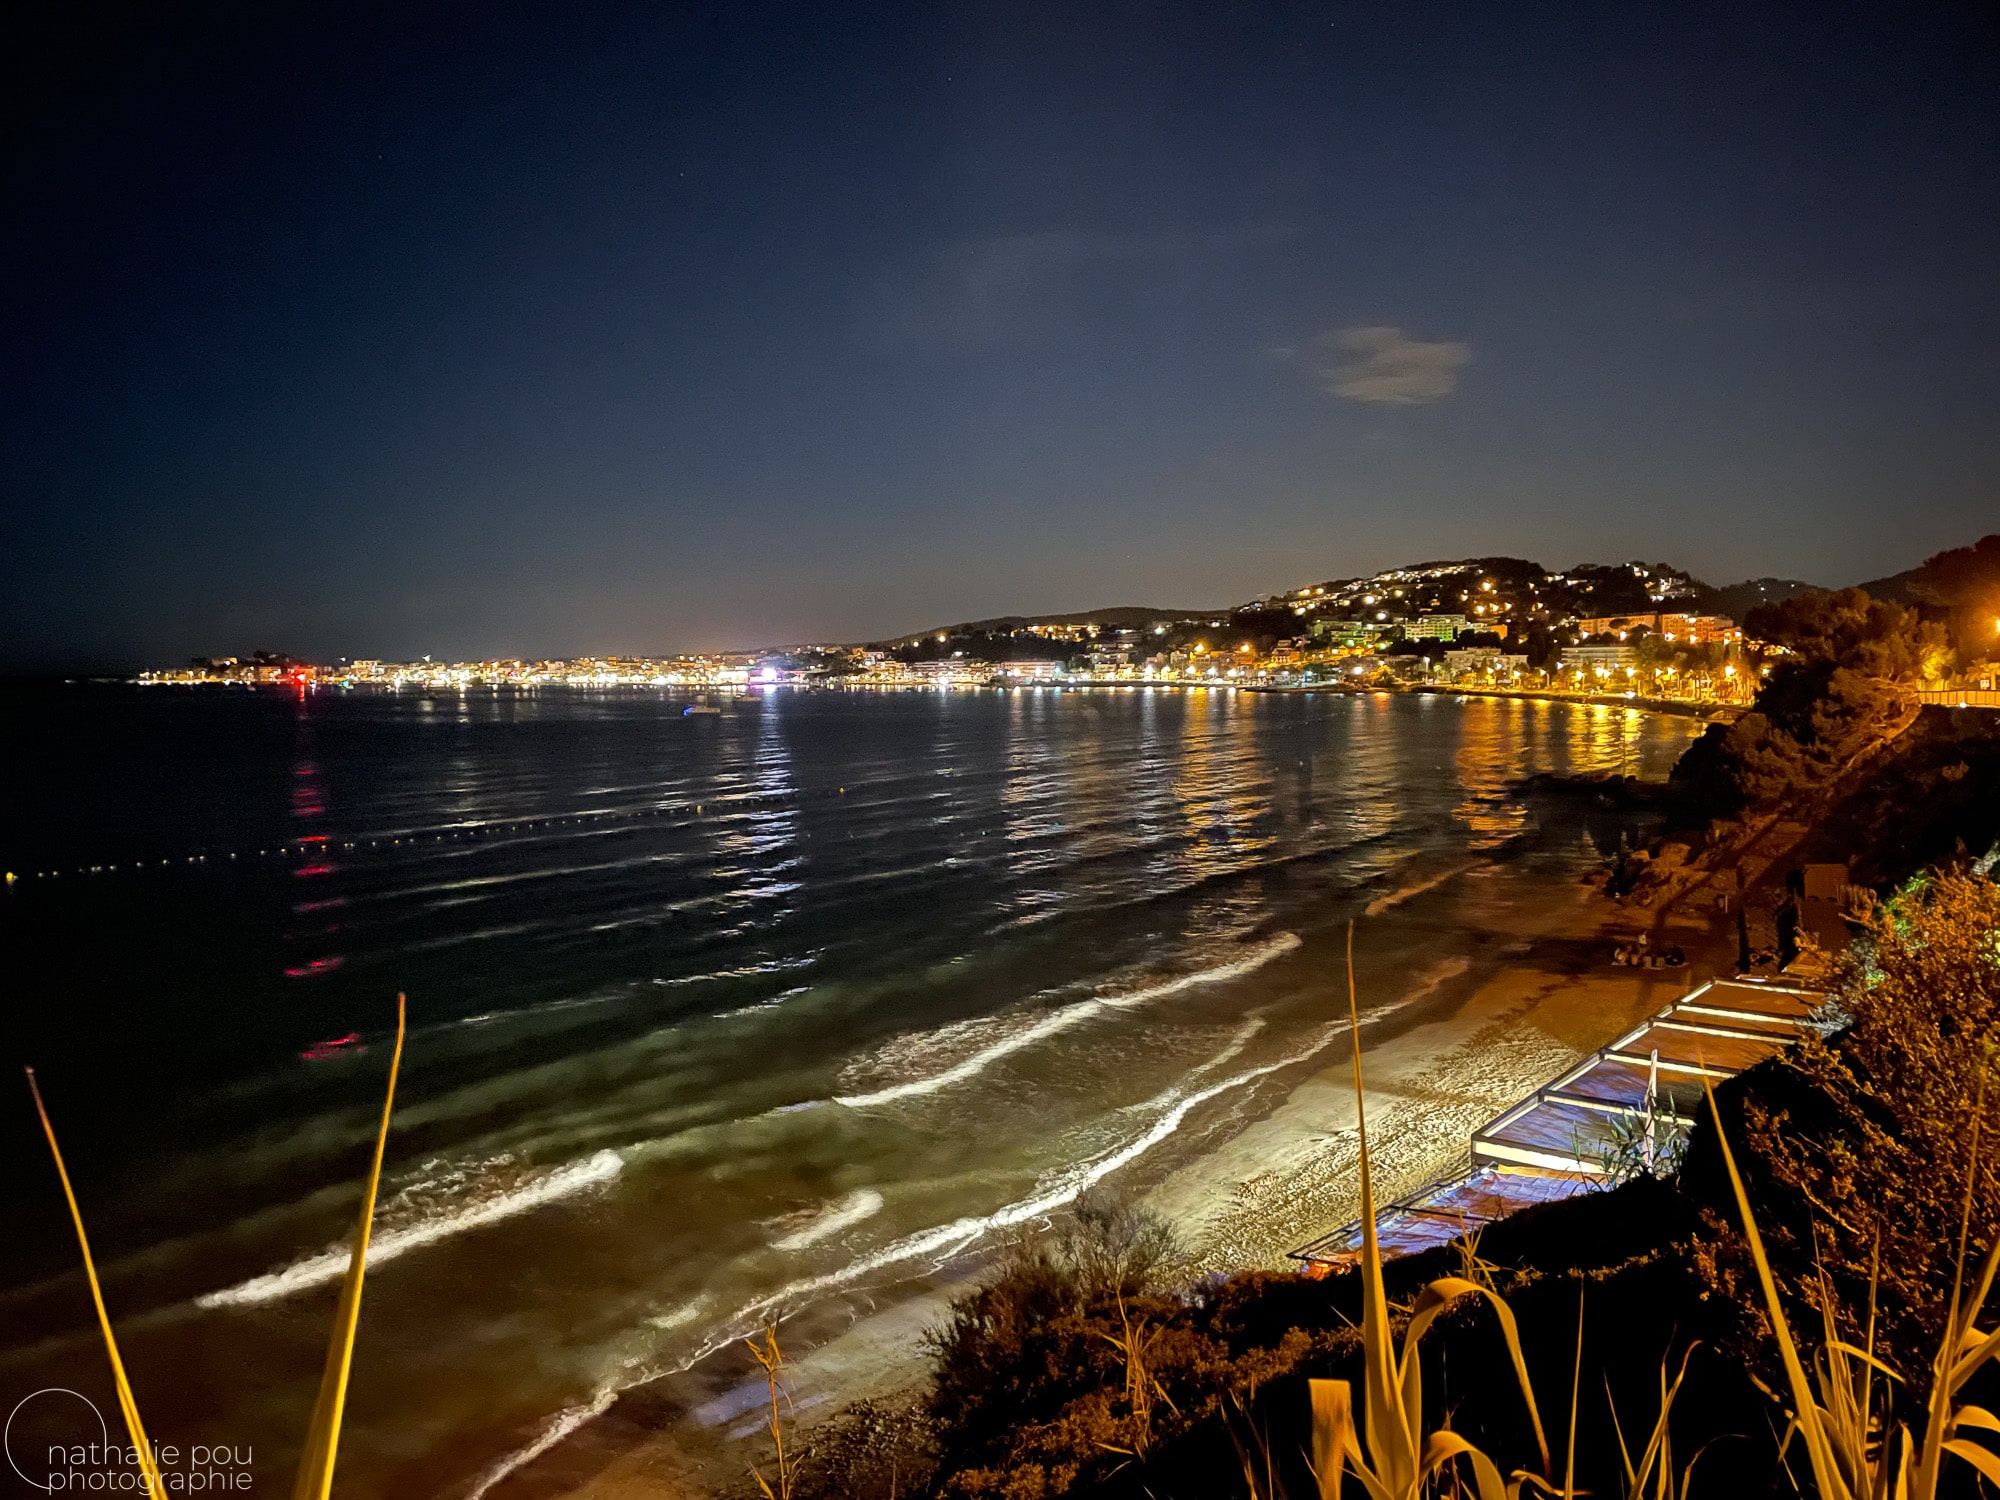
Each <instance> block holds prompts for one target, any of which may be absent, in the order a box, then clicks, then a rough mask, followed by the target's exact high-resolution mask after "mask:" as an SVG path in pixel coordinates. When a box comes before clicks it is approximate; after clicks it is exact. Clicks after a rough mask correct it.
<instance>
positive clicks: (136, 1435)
mask: <svg viewBox="0 0 2000 1500" xmlns="http://www.w3.org/2000/svg"><path fill="white" fill-rule="evenodd" d="M24 1071H25V1072H26V1073H27V1075H28V1092H29V1093H31V1094H33V1095H34V1096H35V1113H36V1114H37V1115H39V1116H41V1120H42V1134H43V1135H45V1136H47V1137H48V1138H49V1155H51V1156H53V1157H54V1158H55V1161H56V1176H58V1177H60V1178H61V1179H62V1190H63V1197H65V1198H67V1199H68V1200H69V1219H70V1223H72V1224H74V1225H75V1226H76V1243H77V1247H78V1248H79V1249H81V1250H82V1251H83V1274H84V1275H85V1276H86V1277H88V1278H89V1280H90V1300H91V1301H92V1302H94V1303H96V1304H97V1326H98V1327H99V1328H101V1329H102V1330H103V1331H104V1352H105V1353H106V1354H108V1355H109V1356H110V1357H111V1380H112V1384H114V1385H115V1386H117V1388H118V1410H119V1412H120V1414H121V1415H123V1416H124V1418H125V1431H126V1432H127V1433H128V1434H130V1436H131V1438H132V1451H133V1453H134V1454H135V1455H137V1457H138V1460H139V1475H140V1479H141V1480H142V1481H143V1483H144V1484H145V1489H146V1494H147V1495H148V1496H150V1497H151V1500H166V1496H167V1491H166V1487H165V1485H163V1484H162V1483H161V1482H160V1469H159V1465H158V1464H157V1463H156V1462H155V1461H154V1458H153V1445H152V1444H151V1443H150V1442H148V1441H147V1440H146V1428H145V1426H144V1424H143V1423H141V1422H140V1420H139V1403H138V1402H137V1401H135V1400H134V1399H133V1397H132V1383H131V1381H129V1380H127V1379H126V1378H125V1361H124V1360H122V1359H120V1358H119V1357H118V1340H117V1339H116V1338H114V1337H113V1336H112V1333H111V1315H110V1314H109V1313H108V1312H106V1311H105V1310H104V1289H103V1288H102V1287H100V1286H99V1285H98V1284H97V1263H96V1262H95V1261H94V1260H92V1259H91V1256H90V1236H89V1235H87V1234H85V1233H84V1232H83V1211H82V1210H81V1209H79V1208H78V1207H77V1206H76V1190H75V1189H74V1188H72V1187H71V1186H70V1183H69V1168H68V1167H66V1166H64V1165H63V1155H62V1148H61V1147H60V1146H58V1145H57V1144H56V1129H55V1126H53V1125H51V1124H50V1123H49V1112H48V1110H47V1109H46V1108H44V1107H43V1105H42V1089H41V1085H40V1084H38V1083H36V1082H35V1070H34V1069H33V1068H28V1069H25V1070H24Z"/></svg>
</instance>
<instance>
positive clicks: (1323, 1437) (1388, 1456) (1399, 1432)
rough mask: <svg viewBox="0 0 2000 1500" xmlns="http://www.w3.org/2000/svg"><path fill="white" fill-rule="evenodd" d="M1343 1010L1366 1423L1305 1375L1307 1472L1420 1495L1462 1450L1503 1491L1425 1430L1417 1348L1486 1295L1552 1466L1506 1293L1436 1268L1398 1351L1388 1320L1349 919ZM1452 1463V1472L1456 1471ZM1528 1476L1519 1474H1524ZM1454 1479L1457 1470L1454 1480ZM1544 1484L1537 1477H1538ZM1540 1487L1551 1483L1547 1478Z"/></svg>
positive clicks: (1394, 1495)
mask: <svg viewBox="0 0 2000 1500" xmlns="http://www.w3.org/2000/svg"><path fill="white" fill-rule="evenodd" d="M1347 1014H1348V1022H1349V1035H1350V1037H1351V1039H1352V1042H1353V1048H1354V1111H1355V1124H1356V1128H1357V1134H1358V1139H1359V1144H1360V1156H1361V1160H1360V1169H1361V1275H1362V1281H1361V1363H1362V1371H1363V1377H1364V1378H1363V1385H1362V1391H1363V1400H1364V1405H1363V1409H1362V1428H1363V1432H1364V1433H1365V1435H1366V1439H1367V1442H1366V1451H1365V1452H1364V1451H1363V1443H1362V1434H1360V1433H1357V1432H1356V1431H1355V1426H1354V1396H1353V1389H1352V1387H1351V1386H1350V1385H1349V1383H1348V1382H1347V1381H1344V1380H1315V1381H1312V1382H1310V1385H1309V1390H1310V1393H1311V1397H1312V1414H1313V1451H1312V1466H1313V1475H1314V1477H1315V1479H1317V1481H1318V1483H1319V1491H1320V1495H1321V1497H1322V1500H1326V1497H1329V1496H1337V1495H1338V1494H1339V1493H1340V1484H1341V1476H1342V1474H1343V1473H1344V1472H1346V1471H1348V1470H1351V1471H1352V1472H1353V1474H1354V1477H1355V1478H1356V1479H1358V1480H1360V1481H1361V1487H1362V1489H1363V1490H1364V1491H1366V1492H1367V1494H1368V1496H1369V1497H1370V1500H1417V1497H1419V1496H1420V1495H1423V1494H1426V1493H1429V1492H1430V1491H1431V1489H1432V1488H1433V1487H1434V1481H1435V1479H1436V1477H1437V1476H1438V1475H1439V1473H1440V1471H1442V1470H1443V1469H1445V1468H1446V1467H1447V1466H1449V1465H1452V1464H1454V1463H1455V1462H1456V1461H1457V1460H1458V1459H1461V1458H1462V1459H1464V1460H1465V1461H1466V1463H1467V1464H1468V1465H1469V1466H1470V1467H1471V1469H1472V1476H1473V1482H1474V1485H1475V1487H1476V1488H1477V1490H1478V1493H1479V1496H1480V1500H1509V1497H1511V1496H1514V1495H1518V1493H1519V1492H1520V1488H1521V1484H1522V1482H1524V1481H1523V1480H1517V1481H1516V1483H1515V1484H1513V1485H1511V1486H1509V1485H1503V1484H1502V1482H1501V1479H1500V1472H1499V1470H1498V1469H1497V1468H1496V1467H1495V1465H1494V1464H1493V1461H1492V1460H1491V1459H1489V1458H1488V1457H1487V1456H1486V1455H1485V1454H1484V1453H1482V1452H1480V1451H1479V1449H1477V1448H1475V1447H1474V1446H1473V1445H1472V1444H1471V1443H1469V1442H1467V1441H1466V1440H1465V1439H1464V1438H1462V1437H1460V1436H1459V1435H1458V1434H1457V1433H1455V1432H1452V1431H1451V1430H1450V1429H1448V1428H1445V1429H1441V1430H1439V1431H1436V1432H1431V1433H1428V1434H1427V1433H1426V1432H1425V1431H1424V1395H1423V1362H1422V1357H1421V1356H1422V1351H1421V1350H1420V1348H1419V1345H1420V1343H1421V1342H1422V1340H1423V1336H1424V1334H1425V1333H1426V1332H1428V1331H1429V1329H1430V1326H1431V1324H1432V1323H1433V1322H1435V1321H1436V1320H1437V1319H1438V1317H1439V1316H1440V1315H1441V1314H1443V1313H1444V1312H1445V1311H1446V1310H1447V1309H1448V1308H1450V1307H1452V1306H1453V1305H1454V1304H1456V1303H1457V1302H1458V1301H1459V1299H1460V1298H1462V1297H1466V1296H1472V1295H1477V1296H1480V1297H1483V1298H1484V1299H1485V1300H1486V1302H1487V1303H1488V1305H1489V1306H1491V1307H1492V1308H1493V1311H1494V1313H1495V1315H1496V1316H1497V1317H1498V1318H1499V1320H1500V1327H1501V1331H1502V1332H1503V1333H1504V1334H1505V1335H1506V1339H1507V1350H1508V1353H1509V1354H1510V1355H1511V1356H1512V1358H1513V1361H1514V1373H1515V1375H1516V1376H1517V1377H1518V1379H1519V1380H1520V1384H1521V1395H1522V1397H1523V1398H1524V1399H1525V1400H1526V1402H1527V1404H1528V1416H1529V1418H1530V1420H1531V1421H1532V1422H1533V1423H1534V1428H1535V1440H1536V1443H1537V1444H1538V1445H1539V1447H1540V1449H1541V1458H1542V1473H1543V1475H1544V1476H1546V1475H1547V1474H1548V1472H1549V1445H1548V1439H1547V1437H1546V1436H1545V1435H1544V1433H1543V1431H1542V1418H1541V1413H1540V1411H1539V1410H1538V1409H1537V1408H1536V1406H1535V1393H1534V1390H1533V1388H1532V1387H1531V1386H1530V1385H1529V1383H1528V1369H1527V1363H1526V1361H1525V1360H1524V1359H1523V1358H1522V1355H1521V1339H1520V1332H1519V1330H1518V1329H1517V1328H1516V1327H1515V1324H1514V1314H1513V1311H1512V1310H1511V1309H1510V1308H1509V1307H1508V1306H1507V1303H1506V1300H1505V1299H1504V1298H1502V1297H1501V1296H1500V1295H1499V1294H1498V1293H1497V1292H1495V1291H1494V1290H1493V1289H1492V1288H1491V1287H1490V1286H1479V1285H1477V1284H1475V1283H1474V1282H1471V1281H1465V1280H1461V1279H1459V1278H1457V1277H1453V1276H1446V1277H1440V1278H1439V1279H1438V1280H1436V1281H1433V1282H1432V1283H1431V1284H1430V1285H1429V1286H1426V1287H1425V1288H1424V1289H1423V1291H1422V1292H1421V1293H1420V1294H1419V1295H1418V1297H1417V1301H1416V1305H1415V1306H1414V1307H1413V1308H1412V1309H1411V1311H1410V1322H1409V1326H1408V1327H1407V1328H1406V1329H1404V1331H1403V1347H1402V1350H1401V1351H1400V1353H1399V1352H1398V1350H1397V1348H1396V1342H1395V1339H1394V1337H1393V1336H1392V1334H1391V1331H1390V1326H1389V1298H1388V1294H1387V1291H1386V1290H1385V1287H1384V1284H1383V1279H1382V1247H1381V1244H1380V1242H1379V1241H1378V1240H1377V1238H1376V1234H1375V1184H1374V1178H1373V1164H1372V1163H1371V1161H1370V1160H1369V1156H1368V1121H1367V1108H1366V1100H1365V1098H1364V1094H1363V1088H1362V1081H1361V1007H1360V1000H1359V998H1358V996H1357V994H1356V988H1355V982H1354V924H1353V923H1352V922H1350V923H1348V925H1347ZM1455 1474H1456V1471H1454V1476H1455ZM1525 1478H1527V1477H1525V1476H1524V1479H1525ZM1455 1482H1456V1480H1455V1477H1454V1483H1455ZM1534 1482H1536V1483H1543V1481H1534ZM1543 1487H1544V1488H1545V1489H1548V1488H1552V1486H1549V1485H1547V1484H1546V1483H1544V1484H1543Z"/></svg>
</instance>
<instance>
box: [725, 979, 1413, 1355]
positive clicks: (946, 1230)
mask: <svg viewBox="0 0 2000 1500" xmlns="http://www.w3.org/2000/svg"><path fill="white" fill-rule="evenodd" d="M1393 1008H1394V1007H1381V1008H1379V1009H1377V1010H1373V1011H1370V1012H1367V1013H1365V1014H1364V1015H1363V1016H1362V1017H1361V1019H1362V1021H1363V1022H1364V1023H1365V1022H1367V1021H1369V1020H1371V1019H1374V1018H1376V1017H1377V1016H1379V1015H1381V1014H1383V1013H1385V1012H1386V1011H1387V1010H1389V1009H1393ZM1246 1029H1247V1028H1246ZM1348 1029H1349V1023H1348V1022H1346V1021H1335V1022H1332V1023H1330V1024H1329V1025H1326V1026H1323V1027H1321V1028H1320V1029H1319V1030H1318V1031H1317V1032H1315V1033H1314V1034H1313V1035H1312V1038H1311V1040H1310V1041H1309V1042H1308V1043H1307V1044H1306V1045H1305V1046H1304V1047H1301V1048H1298V1049H1296V1050H1294V1051H1292V1052H1290V1053H1287V1054H1286V1055H1285V1056H1283V1057H1280V1058H1277V1059H1275V1060H1274V1061H1271V1062H1267V1063H1259V1064H1257V1065H1256V1066H1255V1067H1251V1068H1245V1069H1243V1070H1242V1071H1240V1072H1237V1073H1232V1074H1231V1075H1230V1076H1229V1077H1227V1078H1224V1079H1221V1080H1219V1081H1217V1082H1215V1083H1212V1084H1209V1085H1207V1086H1206V1087H1204V1088H1199V1089H1196V1090H1194V1091H1193V1092H1191V1093H1183V1092H1182V1091H1181V1090H1180V1089H1178V1088H1174V1089H1169V1090H1167V1091H1166V1092H1165V1093H1163V1094H1160V1095H1157V1096H1156V1097H1154V1098H1153V1099H1150V1100H1148V1101H1147V1103H1146V1105H1144V1106H1141V1108H1152V1109H1158V1110H1159V1111H1161V1113H1160V1115H1159V1117H1158V1118H1157V1119H1155V1120H1154V1122H1153V1124H1152V1125H1151V1126H1149V1127H1148V1128H1147V1129H1146V1130H1145V1131H1143V1132H1142V1133H1141V1134H1139V1135H1138V1136H1136V1137H1134V1138H1133V1139H1132V1140H1130V1141H1128V1142H1126V1143H1125V1144H1124V1145H1122V1146H1119V1147H1117V1148H1116V1149H1114V1150H1111V1151H1107V1152H1105V1153H1103V1154H1102V1155H1100V1156H1096V1157H1093V1158H1091V1159H1090V1160H1088V1161H1085V1162H1082V1163H1079V1164H1077V1165H1076V1166H1074V1167H1071V1168H1070V1169H1069V1170H1068V1171H1066V1172H1064V1173H1062V1174H1061V1175H1059V1176H1058V1177H1057V1178H1056V1180H1055V1181H1054V1182H1053V1183H1052V1184H1051V1185H1050V1186H1049V1187H1047V1188H1044V1189H1043V1190H1042V1191H1040V1192H1038V1193H1035V1194H1033V1195H1031V1196H1029V1197H1026V1198H1020V1199H1017V1200H1016V1201H1014V1202H1013V1203H1009V1204H1006V1205H1005V1206H1003V1207H1001V1208H998V1209H996V1210H994V1211H993V1212H992V1213H990V1214H983V1215H977V1216H971V1217H967V1218H962V1219H955V1220H953V1221H952V1222H951V1223H949V1224H939V1225H936V1226H934V1227H932V1228H930V1229H924V1230H919V1231H918V1232H917V1233H915V1234H911V1235H905V1236H904V1237H903V1238H902V1239H899V1240H895V1241H892V1242H891V1243H889V1244H887V1245H884V1246H883V1247H882V1248H881V1249H879V1250H876V1251H874V1252H873V1253H872V1254H869V1255H865V1256H862V1257H860V1258H859V1259H857V1260H854V1261H852V1262H850V1263H849V1264H847V1265H845V1266H842V1267H841V1268H840V1269H839V1270H836V1271H828V1272H824V1273H822V1274H820V1275H817V1276H806V1277H801V1278H800V1279H798V1280H796V1281H792V1282H789V1283H787V1284H786V1285H785V1286H782V1287H780V1288H779V1289H778V1290H777V1291H775V1292H772V1293H770V1294H769V1295H768V1296H765V1297H760V1298H758V1299H757V1300H755V1301H754V1302H749V1303H746V1304H745V1305H744V1306H742V1307H740V1308H738V1309H737V1310H736V1312H735V1314H734V1315H733V1316H732V1317H731V1318H730V1320H729V1331H728V1332H727V1333H725V1334H724V1335H722V1337H721V1338H719V1339H718V1340H717V1341H716V1342H715V1343H714V1344H712V1345H711V1346H710V1347H711V1348H719V1347H720V1346H721V1344H722V1343H723V1342H726V1341H727V1339H729V1338H732V1337H734V1336H735V1333H734V1330H735V1329H737V1328H743V1327H752V1326H756V1325H757V1323H758V1320H760V1319H762V1318H764V1317H765V1316H767V1315H768V1314H771V1313H773V1312H777V1311H778V1310H780V1309H782V1308H784V1307H786V1306H787V1305H788V1304H793V1303H796V1302H798V1301H799V1300H800V1299H801V1298H806V1297H813V1296H817V1295H818V1294H820V1293H822V1292H827V1291H832V1290H833V1289H835V1288H837V1287H842V1286H845V1285H847V1284H849V1283H850V1282H854V1281H858V1280H859V1279H861V1278H862V1277H863V1276H867V1275H869V1274H870V1273H872V1272H875V1271H879V1270H882V1269H884V1268H886V1267H888V1266H892V1265H896V1264H898V1263H900V1262H903V1261H910V1260H921V1259H925V1258H932V1259H935V1260H936V1261H938V1262H939V1263H942V1262H943V1261H945V1260H948V1259H950V1258H951V1257H952V1256H954V1255H956V1254H958V1253H960V1252H961V1251H963V1250H964V1249H966V1248H967V1247H968V1246H970V1245H971V1244H972V1243H973V1242H974V1241H975V1240H977V1239H979V1238H981V1237H982V1236H984V1235H987V1234H990V1233H992V1232H993V1231H994V1230H996V1229H1007V1228H1011V1227H1013V1226H1014V1225H1017V1224H1025V1223H1029V1222H1031V1221H1032V1220H1035V1219H1040V1218H1044V1217H1046V1216H1047V1215H1048V1214H1050V1213H1053V1212H1054V1211H1055V1210H1056V1209H1059V1208H1062V1207H1064V1206H1065V1205H1067V1204H1070V1203H1074V1202H1075V1201H1076V1200H1077V1199H1078V1198H1080V1197H1082V1196H1083V1195H1084V1194H1085V1193H1086V1192H1088V1191H1089V1190H1090V1189H1091V1188H1093V1187H1095V1186H1096V1185H1097V1184H1098V1183H1100V1182H1102V1181H1103V1180H1104V1179H1105V1178H1106V1177H1109V1176H1110V1175H1111V1174H1112V1173H1113V1172H1116V1171H1118V1170H1119V1169H1120V1168H1121V1167H1125V1166H1129V1165H1130V1164H1131V1163H1133V1162H1134V1161H1137V1160H1138V1159H1139V1158H1140V1157H1141V1156H1144V1155H1145V1154H1146V1153H1147V1152H1148V1151H1151V1150H1152V1149H1153V1148H1154V1147H1155V1146H1158V1145H1159V1144H1160V1143H1161V1142H1163V1141H1165V1140H1167V1139H1169V1138H1170V1137H1172V1136H1173V1134H1174V1133H1175V1132H1176V1131H1178V1130H1179V1129H1180V1127H1181V1124H1182V1123H1183V1122H1184V1121H1185V1120H1186V1119H1187V1117H1188V1116H1189V1115H1190V1114H1191V1113H1193V1112H1194V1111H1195V1110H1196V1109H1198V1108H1200V1107H1201V1106H1202V1105H1203V1104H1206V1103H1208V1102H1209V1101H1210V1100H1211V1099H1215V1098H1217V1097H1219V1096H1220V1095H1223V1094H1226V1093H1228V1092H1229V1091H1230V1090H1232V1089H1237V1088H1241V1087H1243V1086H1244V1085H1245V1084H1249V1083H1254V1082H1256V1081H1257V1080H1258V1079H1260V1078H1265V1077H1268V1076H1269V1075H1271V1074H1273V1073H1276V1072H1278V1071H1280V1070H1281V1069H1284V1068H1289V1067H1293V1066H1295V1065H1297V1064H1299V1063H1302V1062H1305V1061H1307V1060H1308V1059H1309V1058H1312V1057H1314V1056H1315V1055H1317V1054H1318V1053H1319V1052H1321V1051H1323V1050H1324V1049H1325V1048H1326V1047H1327V1046H1328V1045H1329V1044H1330V1043H1331V1042H1332V1041H1333V1040H1334V1038H1336V1037H1338V1036H1340V1035H1342V1034H1344V1033H1345V1032H1346V1031H1348ZM1247 1039H1248V1038H1247V1036H1245V1035H1243V1034H1242V1033H1239V1035H1238V1036H1237V1038H1236V1039H1235V1040H1233V1041H1232V1042H1231V1043H1230V1045H1229V1047H1227V1048H1226V1049H1224V1051H1223V1053H1222V1054H1221V1055H1220V1056H1219V1057H1216V1058H1211V1059H1210V1060H1209V1061H1208V1062H1207V1063H1206V1064H1204V1065H1203V1069H1207V1068H1213V1067H1215V1066H1217V1065H1218V1064H1219V1063H1220V1062H1222V1061H1225V1060H1227V1059H1228V1058H1231V1057H1233V1056H1235V1054H1236V1053H1238V1052H1240V1051H1242V1049H1243V1045H1244V1043H1245V1041H1247ZM1198 1071H1200V1070H1198ZM702 1352H703V1354H706V1353H707V1352H709V1351H708V1350H704V1351H702ZM700 1357H701V1355H697V1356H696V1358H700Z"/></svg>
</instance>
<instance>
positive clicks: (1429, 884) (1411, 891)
mask: <svg viewBox="0 0 2000 1500" xmlns="http://www.w3.org/2000/svg"><path fill="white" fill-rule="evenodd" d="M1479 868H1480V866H1479V865H1478V864H1477V863H1474V864H1469V865H1459V866H1457V867H1455V868H1453V869H1450V870H1444V871H1442V872H1440V873H1439V874H1436V875H1430V876H1426V877H1425V878H1424V879H1422V880H1419V881H1417V882H1415V883H1414V884H1412V885H1406V886H1400V887H1398V888H1397V889H1395V890H1393V891H1390V892H1389V893H1388V894H1386V895H1382V896H1377V897H1376V898H1375V899H1374V900H1373V901H1370V902H1369V903H1368V905H1367V907H1366V908H1365V909H1364V911H1363V913H1362V914H1363V915H1364V916H1370V917H1379V916H1381V915H1382V913H1383V912H1385V911H1388V910H1389V909H1390V908H1391V907H1396V906H1401V905H1402V904H1403V903H1404V902H1405V901H1408V900H1410V899H1411V898H1412V897H1415V896H1421V895H1423V894H1424V893H1425V892H1426V891H1434V890H1436V889H1437V888H1438V887H1439V886H1441V885H1443V884H1444V883H1445V882H1446V881H1447V880H1456V879H1457V878H1458V877H1459V876H1461V875H1463V874H1466V873H1467V872H1468V871H1471V870H1477V869H1479Z"/></svg>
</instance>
